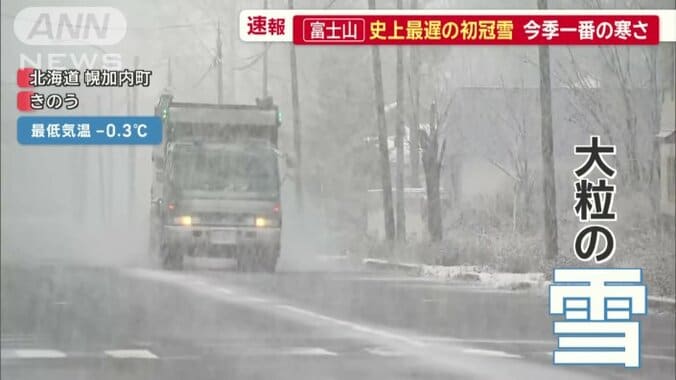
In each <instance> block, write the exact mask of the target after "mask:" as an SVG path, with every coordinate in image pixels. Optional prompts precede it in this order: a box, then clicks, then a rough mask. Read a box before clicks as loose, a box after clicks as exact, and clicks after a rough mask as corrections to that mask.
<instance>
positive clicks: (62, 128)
mask: <svg viewBox="0 0 676 380" xmlns="http://www.w3.org/2000/svg"><path fill="white" fill-rule="evenodd" d="M16 135H17V139H18V141H19V144H23V145H153V144H160V143H161V142H162V120H161V119H160V117H158V116H20V117H19V118H18V119H17V130H16Z"/></svg>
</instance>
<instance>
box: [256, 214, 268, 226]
mask: <svg viewBox="0 0 676 380" xmlns="http://www.w3.org/2000/svg"><path fill="white" fill-rule="evenodd" d="M254 224H255V225H256V227H267V226H268V225H269V224H270V223H269V221H268V220H267V219H266V218H264V217H262V216H257V217H256V219H255V221H254Z"/></svg>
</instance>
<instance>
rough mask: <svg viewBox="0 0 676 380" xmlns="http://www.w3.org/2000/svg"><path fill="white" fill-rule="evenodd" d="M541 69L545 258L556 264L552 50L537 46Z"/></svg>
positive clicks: (542, 2)
mask: <svg viewBox="0 0 676 380" xmlns="http://www.w3.org/2000/svg"><path fill="white" fill-rule="evenodd" d="M538 9H547V0H538ZM538 61H539V66H540V117H541V123H542V124H541V136H542V137H541V139H542V140H541V143H542V169H543V173H542V174H543V175H542V188H543V191H544V203H545V204H544V234H545V236H544V238H545V254H546V257H547V259H549V260H551V261H553V260H554V259H555V258H556V256H557V255H558V252H559V247H558V245H559V243H558V226H557V221H556V171H555V167H554V132H553V126H552V124H553V123H552V83H551V75H550V67H549V47H548V46H546V45H540V46H538Z"/></svg>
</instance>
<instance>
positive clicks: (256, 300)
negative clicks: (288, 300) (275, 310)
mask: <svg viewBox="0 0 676 380" xmlns="http://www.w3.org/2000/svg"><path fill="white" fill-rule="evenodd" d="M237 300H238V301H242V302H254V303H265V302H268V300H266V299H265V298H260V297H251V296H241V297H238V298H237Z"/></svg>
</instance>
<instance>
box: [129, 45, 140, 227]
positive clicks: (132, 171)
mask: <svg viewBox="0 0 676 380" xmlns="http://www.w3.org/2000/svg"><path fill="white" fill-rule="evenodd" d="M138 67H139V56H138V55H137V56H134V70H136V69H138ZM127 96H129V87H127ZM136 114H138V87H136V86H134V87H133V88H132V89H131V98H127V115H136ZM128 164H129V170H128V173H129V181H128V183H127V188H128V189H129V190H128V195H127V216H128V217H129V220H130V221H132V220H133V219H134V214H135V213H134V211H135V208H136V207H135V202H134V199H135V197H136V194H135V191H134V189H135V188H136V186H135V185H136V146H134V145H130V146H129V159H128Z"/></svg>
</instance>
